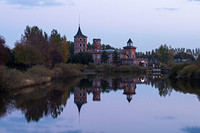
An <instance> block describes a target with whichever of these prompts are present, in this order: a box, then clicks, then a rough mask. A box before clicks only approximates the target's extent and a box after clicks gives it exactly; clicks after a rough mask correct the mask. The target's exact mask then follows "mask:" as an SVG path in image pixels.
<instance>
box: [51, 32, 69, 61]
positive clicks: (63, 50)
mask: <svg viewBox="0 0 200 133" xmlns="http://www.w3.org/2000/svg"><path fill="white" fill-rule="evenodd" d="M50 42H51V43H52V44H53V45H54V46H55V47H56V49H57V50H58V51H59V52H60V54H61V55H62V58H63V60H64V62H67V61H68V56H69V48H68V47H69V46H68V44H67V39H66V37H65V36H64V37H61V35H60V34H59V33H58V32H57V30H55V29H54V30H52V31H51V36H50Z"/></svg>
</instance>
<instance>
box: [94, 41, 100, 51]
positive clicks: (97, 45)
mask: <svg viewBox="0 0 200 133" xmlns="http://www.w3.org/2000/svg"><path fill="white" fill-rule="evenodd" d="M93 46H94V49H95V50H97V51H99V50H101V39H93Z"/></svg>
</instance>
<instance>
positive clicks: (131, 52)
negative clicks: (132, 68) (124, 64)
mask: <svg viewBox="0 0 200 133" xmlns="http://www.w3.org/2000/svg"><path fill="white" fill-rule="evenodd" d="M124 50H125V54H126V58H136V56H135V51H136V47H134V46H133V42H132V40H131V39H129V40H128V42H127V46H126V47H124Z"/></svg>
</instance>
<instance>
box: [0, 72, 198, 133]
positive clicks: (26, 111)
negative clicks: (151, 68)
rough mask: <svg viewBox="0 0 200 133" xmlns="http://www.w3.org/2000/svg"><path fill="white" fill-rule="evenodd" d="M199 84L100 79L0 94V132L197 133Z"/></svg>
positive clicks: (129, 77) (122, 77)
mask: <svg viewBox="0 0 200 133" xmlns="http://www.w3.org/2000/svg"><path fill="white" fill-rule="evenodd" d="M199 99H200V86H199V85H198V84H197V85H196V83H195V82H194V83H191V82H184V81H178V82H171V81H169V80H168V79H167V78H165V77H162V76H161V75H154V76H134V75H109V76H106V75H98V76H89V77H80V78H73V79H68V80H63V81H54V82H51V83H48V84H44V85H40V86H35V87H29V88H24V89H20V90H17V91H12V92H9V93H6V92H4V93H1V95H0V107H1V108H0V133H133V132H135V133H199V132H200V101H199Z"/></svg>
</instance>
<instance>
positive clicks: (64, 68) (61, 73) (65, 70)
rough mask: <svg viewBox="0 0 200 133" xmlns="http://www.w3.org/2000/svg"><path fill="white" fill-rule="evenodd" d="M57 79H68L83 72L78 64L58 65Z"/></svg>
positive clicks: (56, 67)
mask: <svg viewBox="0 0 200 133" xmlns="http://www.w3.org/2000/svg"><path fill="white" fill-rule="evenodd" d="M54 72H55V78H68V77H74V76H78V75H79V74H80V73H81V72H80V69H79V68H78V67H77V65H76V64H63V63H61V64H56V65H55V67H54Z"/></svg>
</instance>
